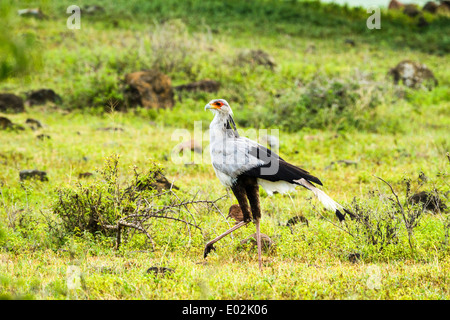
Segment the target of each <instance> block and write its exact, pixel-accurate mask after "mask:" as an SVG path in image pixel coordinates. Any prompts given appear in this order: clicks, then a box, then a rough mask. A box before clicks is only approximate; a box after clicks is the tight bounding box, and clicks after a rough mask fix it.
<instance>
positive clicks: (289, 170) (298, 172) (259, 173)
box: [242, 145, 322, 185]
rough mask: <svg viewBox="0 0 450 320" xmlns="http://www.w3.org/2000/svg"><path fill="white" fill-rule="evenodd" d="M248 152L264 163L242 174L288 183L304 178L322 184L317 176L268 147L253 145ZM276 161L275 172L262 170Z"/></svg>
mask: <svg viewBox="0 0 450 320" xmlns="http://www.w3.org/2000/svg"><path fill="white" fill-rule="evenodd" d="M250 154H251V155H253V156H255V157H257V158H258V159H260V160H263V161H264V164H263V165H261V166H258V167H254V168H251V169H250V170H247V171H245V172H243V173H242V174H243V175H246V176H251V177H255V178H261V179H265V180H268V181H280V180H283V181H287V182H289V183H295V184H298V183H296V182H295V181H294V180H298V179H301V178H303V179H305V180H307V181H309V182H311V183H313V182H314V183H317V184H319V185H322V182H321V181H320V180H319V178H317V177H315V176H313V175H311V174H310V173H309V172H308V171H306V170H304V169H302V168H299V167H297V166H294V165H293V164H290V163H289V162H286V161H284V160H283V159H282V158H281V157H280V156H278V155H277V154H276V153H275V152H272V151H271V150H270V149H267V148H265V147H263V146H261V145H259V146H258V147H253V148H251V149H250ZM274 161H277V162H278V170H277V171H276V172H275V173H266V172H265V171H267V170H262V169H263V168H269V167H271V166H273V165H275V164H274V163H273V162H274Z"/></svg>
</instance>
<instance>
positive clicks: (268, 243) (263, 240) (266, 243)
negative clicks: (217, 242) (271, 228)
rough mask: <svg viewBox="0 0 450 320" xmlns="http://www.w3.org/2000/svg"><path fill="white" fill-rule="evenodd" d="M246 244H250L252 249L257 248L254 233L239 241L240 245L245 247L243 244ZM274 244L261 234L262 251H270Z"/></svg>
mask: <svg viewBox="0 0 450 320" xmlns="http://www.w3.org/2000/svg"><path fill="white" fill-rule="evenodd" d="M248 243H250V244H252V245H253V246H254V247H256V246H257V244H256V233H254V234H252V235H250V236H249V237H247V238H246V239H244V240H241V244H242V245H245V244H248ZM274 244H275V243H274V242H273V241H272V239H270V238H269V236H268V235H266V234H264V233H261V248H262V249H265V250H267V249H270V248H272V247H273V246H274Z"/></svg>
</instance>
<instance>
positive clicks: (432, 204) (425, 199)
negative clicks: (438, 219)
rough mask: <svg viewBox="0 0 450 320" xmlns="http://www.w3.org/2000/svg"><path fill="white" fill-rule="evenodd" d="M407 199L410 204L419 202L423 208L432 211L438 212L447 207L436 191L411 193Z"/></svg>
mask: <svg viewBox="0 0 450 320" xmlns="http://www.w3.org/2000/svg"><path fill="white" fill-rule="evenodd" d="M408 201H409V203H412V204H419V203H421V204H422V205H423V208H424V209H427V210H430V211H433V212H434V213H438V212H441V211H444V210H445V209H447V206H446V205H445V204H444V203H443V201H442V200H441V199H440V198H439V195H438V194H437V193H431V192H427V191H421V192H418V193H416V194H414V195H412V196H411V197H410V198H409V199H408Z"/></svg>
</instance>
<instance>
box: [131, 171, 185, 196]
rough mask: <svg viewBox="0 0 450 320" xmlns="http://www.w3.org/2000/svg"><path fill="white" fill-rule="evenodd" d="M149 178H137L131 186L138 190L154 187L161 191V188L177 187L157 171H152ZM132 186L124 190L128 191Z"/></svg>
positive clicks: (176, 188)
mask: <svg viewBox="0 0 450 320" xmlns="http://www.w3.org/2000/svg"><path fill="white" fill-rule="evenodd" d="M149 178H150V179H143V180H138V181H137V182H136V184H135V185H134V186H133V187H134V188H136V190H138V191H143V190H152V189H156V190H157V191H158V192H162V191H163V190H170V188H173V189H175V190H178V189H179V188H178V187H177V186H176V185H172V183H171V182H170V181H169V180H167V178H166V177H165V176H164V174H162V173H161V172H159V171H155V172H152V173H151V176H149ZM133 187H129V188H127V189H126V190H125V192H130V191H131V190H132V189H133Z"/></svg>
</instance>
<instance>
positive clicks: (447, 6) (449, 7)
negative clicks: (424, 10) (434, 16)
mask: <svg viewBox="0 0 450 320" xmlns="http://www.w3.org/2000/svg"><path fill="white" fill-rule="evenodd" d="M437 12H438V13H448V12H450V1H441V4H440V5H439V6H438V8H437Z"/></svg>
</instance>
